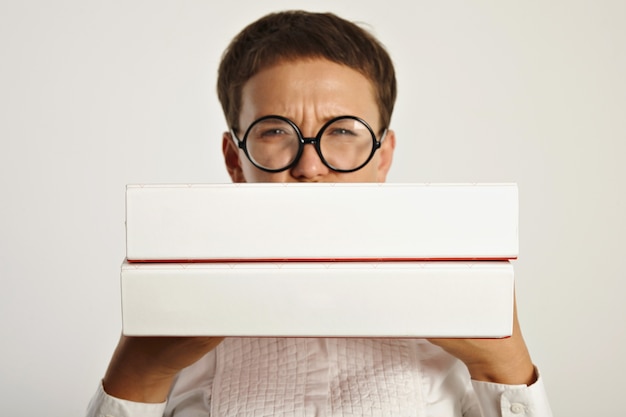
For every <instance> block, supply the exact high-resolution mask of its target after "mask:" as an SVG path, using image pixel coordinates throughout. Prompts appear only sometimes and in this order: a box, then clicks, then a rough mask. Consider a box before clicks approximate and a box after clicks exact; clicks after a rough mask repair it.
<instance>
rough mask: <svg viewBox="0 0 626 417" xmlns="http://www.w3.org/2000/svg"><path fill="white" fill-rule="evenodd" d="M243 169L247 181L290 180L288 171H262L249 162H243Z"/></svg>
mask: <svg viewBox="0 0 626 417" xmlns="http://www.w3.org/2000/svg"><path fill="white" fill-rule="evenodd" d="M241 169H242V171H243V176H244V178H245V179H246V182H250V183H254V182H289V179H288V173H287V171H283V172H279V173H277V174H270V173H268V172H265V171H261V170H260V169H258V168H256V167H255V166H254V165H252V164H251V163H249V162H246V163H244V164H242V167H241Z"/></svg>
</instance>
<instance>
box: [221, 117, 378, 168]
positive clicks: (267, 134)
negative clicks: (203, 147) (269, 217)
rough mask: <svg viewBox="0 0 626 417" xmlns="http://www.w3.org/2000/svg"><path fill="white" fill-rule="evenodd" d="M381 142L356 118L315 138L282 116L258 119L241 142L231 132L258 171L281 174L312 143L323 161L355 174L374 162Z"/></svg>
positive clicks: (331, 124)
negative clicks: (308, 136) (305, 133)
mask: <svg viewBox="0 0 626 417" xmlns="http://www.w3.org/2000/svg"><path fill="white" fill-rule="evenodd" d="M386 134H387V129H385V130H384V131H383V133H382V135H381V138H380V140H377V139H376V135H375V134H374V131H373V130H372V128H371V127H370V126H369V125H368V124H367V123H366V122H365V121H364V120H362V119H360V118H358V117H356V116H339V117H335V118H334V119H331V120H329V121H328V122H326V124H324V126H322V128H321V129H320V131H319V132H318V133H317V135H316V136H315V137H311V138H306V137H304V136H303V135H302V132H301V131H300V128H298V126H297V125H296V124H295V123H294V122H292V121H291V120H289V119H287V118H286V117H282V116H273V115H272V116H264V117H261V118H260V119H257V120H255V121H254V122H253V123H252V124H251V125H250V127H248V130H246V133H245V134H244V136H243V140H239V138H238V137H237V135H236V134H235V131H234V129H231V135H232V137H233V140H234V141H235V142H236V143H237V146H239V148H241V149H243V151H244V153H245V154H246V156H247V157H248V159H249V160H250V162H252V163H253V164H254V166H256V167H257V168H259V169H261V170H263V171H266V172H281V171H285V170H286V169H289V168H291V167H293V166H294V165H295V164H296V163H297V162H298V160H299V159H300V156H301V155H302V151H303V150H304V145H307V144H312V145H313V146H315V150H316V151H317V154H318V155H319V157H320V159H321V161H322V162H323V163H324V165H326V166H327V167H328V168H330V169H332V170H333V171H337V172H353V171H357V170H359V169H361V168H363V167H364V166H365V165H367V163H368V162H369V161H370V160H371V159H372V157H373V156H374V153H375V152H376V149H378V148H380V145H381V144H382V143H383V140H385V135H386Z"/></svg>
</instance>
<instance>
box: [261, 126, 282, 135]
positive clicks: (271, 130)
mask: <svg viewBox="0 0 626 417" xmlns="http://www.w3.org/2000/svg"><path fill="white" fill-rule="evenodd" d="M259 133H260V136H261V137H272V136H280V135H287V134H288V132H287V131H286V130H285V129H281V128H277V127H276V128H268V129H265V130H263V131H261V132H259Z"/></svg>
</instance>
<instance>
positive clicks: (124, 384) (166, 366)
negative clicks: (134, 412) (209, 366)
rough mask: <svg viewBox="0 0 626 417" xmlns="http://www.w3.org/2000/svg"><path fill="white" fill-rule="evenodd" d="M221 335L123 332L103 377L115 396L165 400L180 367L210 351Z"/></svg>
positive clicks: (155, 400)
mask: <svg viewBox="0 0 626 417" xmlns="http://www.w3.org/2000/svg"><path fill="white" fill-rule="evenodd" d="M222 340H223V338H222V337H128V336H124V335H122V337H121V338H120V341H119V343H118V345H117V348H116V349H115V353H114V354H113V358H112V359H111V362H110V363H109V368H108V369H107V372H106V374H105V376H104V379H103V386H104V389H105V391H106V392H107V393H108V394H109V395H112V396H114V397H117V398H121V399H125V400H130V401H136V402H145V403H160V402H163V401H165V399H166V397H167V394H168V392H169V390H170V387H171V385H172V382H173V380H174V377H175V376H176V374H178V372H180V370H182V369H183V368H186V367H187V366H189V365H191V364H193V363H194V362H196V361H198V360H199V359H200V358H201V357H202V356H204V355H205V354H206V353H207V352H209V351H211V350H213V349H214V348H215V347H216V346H217V345H218V344H219V343H220V342H221V341H222Z"/></svg>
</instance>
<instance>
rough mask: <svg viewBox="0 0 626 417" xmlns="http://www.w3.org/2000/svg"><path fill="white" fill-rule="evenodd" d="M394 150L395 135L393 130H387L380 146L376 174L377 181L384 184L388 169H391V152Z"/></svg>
mask: <svg viewBox="0 0 626 417" xmlns="http://www.w3.org/2000/svg"><path fill="white" fill-rule="evenodd" d="M395 148H396V133H395V132H394V131H393V130H388V131H387V135H386V136H385V140H384V141H383V143H382V145H380V149H379V150H378V152H380V155H379V158H378V168H377V169H378V174H377V181H378V182H385V179H386V178H387V173H388V172H389V168H391V162H392V161H393V151H394V149H395Z"/></svg>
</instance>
